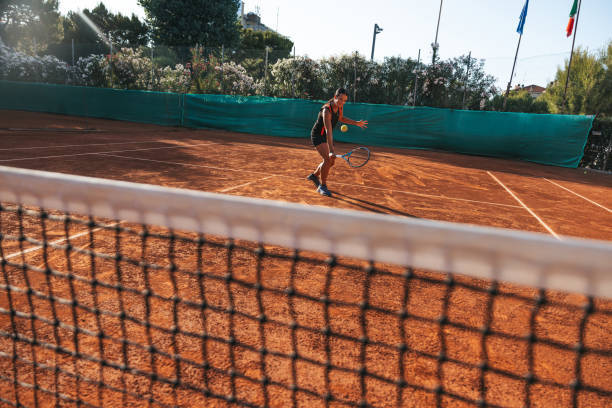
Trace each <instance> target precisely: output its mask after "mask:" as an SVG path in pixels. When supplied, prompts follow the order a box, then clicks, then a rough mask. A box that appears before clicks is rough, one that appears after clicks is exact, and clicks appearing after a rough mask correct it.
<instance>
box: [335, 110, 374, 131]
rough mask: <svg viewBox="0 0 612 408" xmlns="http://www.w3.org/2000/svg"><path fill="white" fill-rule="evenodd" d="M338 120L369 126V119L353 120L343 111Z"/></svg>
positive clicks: (364, 126)
mask: <svg viewBox="0 0 612 408" xmlns="http://www.w3.org/2000/svg"><path fill="white" fill-rule="evenodd" d="M338 120H339V121H340V122H342V123H346V124H347V125H353V126H359V127H360V128H362V129H363V128H367V127H368V121H367V120H353V119H351V118H347V117H346V116H344V115H343V114H342V112H340V117H339V118H338Z"/></svg>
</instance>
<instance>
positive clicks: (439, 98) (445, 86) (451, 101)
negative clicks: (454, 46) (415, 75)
mask: <svg viewBox="0 0 612 408" xmlns="http://www.w3.org/2000/svg"><path fill="white" fill-rule="evenodd" d="M468 64H469V73H468ZM421 75H422V78H421V76H420V77H419V79H420V81H419V82H420V83H422V84H423V85H422V88H421V89H419V90H418V91H421V90H422V94H421V97H420V98H419V97H418V95H417V101H418V102H419V104H422V105H427V106H435V107H439V108H457V109H461V108H462V107H463V104H464V102H463V95H464V94H465V107H466V108H467V109H480V108H481V102H482V101H483V100H488V99H489V98H490V97H491V96H493V95H494V94H495V93H496V89H495V87H494V83H495V78H494V77H493V76H491V75H487V74H486V73H485V72H484V62H483V61H480V62H478V60H477V59H476V58H470V59H469V60H468V56H466V55H463V56H461V57H457V58H453V59H450V60H446V61H440V62H436V63H435V64H432V65H429V66H427V68H426V69H425V70H424V71H423V73H422V74H421ZM468 75H469V76H468ZM417 94H418V92H417Z"/></svg>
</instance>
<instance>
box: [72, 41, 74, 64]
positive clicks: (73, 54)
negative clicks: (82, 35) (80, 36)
mask: <svg viewBox="0 0 612 408" xmlns="http://www.w3.org/2000/svg"><path fill="white" fill-rule="evenodd" d="M72 66H73V67H74V38H73V39H72Z"/></svg>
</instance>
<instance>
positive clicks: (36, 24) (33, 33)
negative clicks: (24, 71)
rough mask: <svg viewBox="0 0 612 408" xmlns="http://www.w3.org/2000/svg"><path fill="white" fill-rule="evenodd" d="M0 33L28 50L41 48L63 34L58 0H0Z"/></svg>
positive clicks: (32, 51) (30, 51)
mask: <svg viewBox="0 0 612 408" xmlns="http://www.w3.org/2000/svg"><path fill="white" fill-rule="evenodd" d="M0 37H2V38H3V40H4V42H5V43H6V45H7V46H11V47H14V48H15V49H17V50H19V51H22V52H25V53H27V54H30V55H34V54H39V53H41V52H44V51H45V50H46V49H47V47H48V46H49V44H52V43H55V42H58V41H59V40H60V39H61V38H62V26H61V22H60V13H59V11H58V0H2V1H0Z"/></svg>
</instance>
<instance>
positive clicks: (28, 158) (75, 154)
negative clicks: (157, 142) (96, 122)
mask: <svg viewBox="0 0 612 408" xmlns="http://www.w3.org/2000/svg"><path fill="white" fill-rule="evenodd" d="M211 144H216V143H215V142H209V143H200V144H194V145H176V146H164V147H151V148H147V149H130V150H111V151H108V152H90V153H74V154H61V155H56V156H42V157H24V158H21V159H5V160H0V162H12V161H23V160H37V159H56V158H59V157H74V156H88V155H92V154H102V153H125V152H140V151H144V150H159V149H178V148H181V147H197V146H208V145H211Z"/></svg>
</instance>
